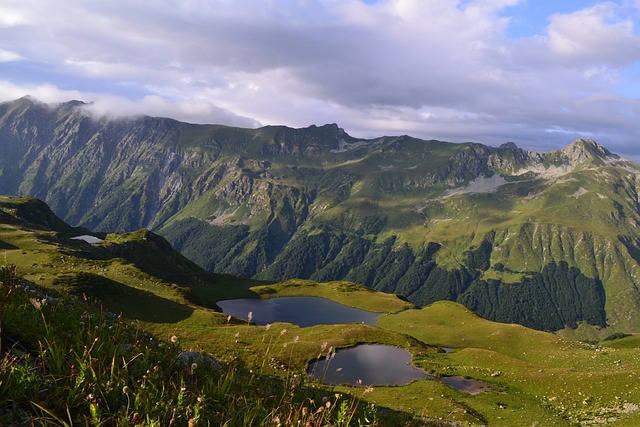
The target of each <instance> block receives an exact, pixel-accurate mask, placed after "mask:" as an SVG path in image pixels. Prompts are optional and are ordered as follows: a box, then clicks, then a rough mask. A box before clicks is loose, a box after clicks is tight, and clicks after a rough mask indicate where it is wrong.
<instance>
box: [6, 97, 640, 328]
mask: <svg viewBox="0 0 640 427" xmlns="http://www.w3.org/2000/svg"><path fill="white" fill-rule="evenodd" d="M82 107H83V104H82V103H79V102H77V101H74V102H70V103H64V104H58V105H46V104H42V103H39V102H38V101H36V100H33V99H30V98H23V99H20V100H17V101H13V102H7V103H3V104H0V147H1V148H2V150H3V154H2V156H0V193H5V194H19V195H27V194H29V195H35V196H37V197H38V198H41V199H43V200H45V201H46V202H47V203H48V204H49V205H50V206H51V208H52V209H53V211H54V212H56V213H57V214H59V215H60V216H61V217H62V218H64V219H65V220H66V221H68V222H69V223H73V224H79V225H81V226H83V227H85V228H88V229H91V230H97V231H100V230H116V231H131V230H136V229H139V228H143V227H145V228H148V229H151V230H153V231H155V232H158V233H159V234H161V235H163V236H164V237H165V238H167V240H168V241H169V242H171V244H172V245H173V246H174V247H175V248H177V249H178V250H180V252H181V253H182V254H184V255H185V256H187V257H188V258H190V259H192V260H193V261H195V262H196V263H197V264H199V265H200V266H202V267H204V268H206V269H207V270H209V271H212V272H217V273H228V274H234V275H238V276H243V277H252V278H256V279H263V280H273V281H279V280H286V279H291V278H303V279H313V280H319V281H329V280H343V279H344V280H352V281H355V282H358V283H362V284H365V285H367V286H369V287H371V288H373V289H376V290H382V291H385V292H392V293H397V294H402V295H404V296H406V297H407V298H408V299H409V300H410V301H411V302H413V303H415V304H417V305H426V304H429V303H430V302H433V301H436V300H440V299H449V300H454V301H458V302H461V303H463V304H465V305H466V306H467V307H469V308H471V309H472V310H474V311H476V312H477V313H479V314H480V315H482V316H484V317H486V318H488V319H492V320H498V321H504V322H517V323H521V324H523V325H526V326H529V327H534V328H537V329H543V330H559V329H563V328H565V327H567V328H569V329H566V330H565V332H566V333H568V334H578V335H579V336H582V337H591V338H593V337H597V336H600V337H602V336H604V335H607V334H609V333H612V332H627V331H640V292H639V291H638V280H640V275H639V274H640V271H638V268H639V266H638V261H639V260H640V240H639V236H638V232H637V226H638V224H639V223H640V212H639V209H638V207H639V206H640V204H639V201H638V194H637V193H638V192H637V188H638V187H637V178H638V173H639V172H640V169H639V168H638V166H636V165H635V164H633V163H631V162H629V161H626V160H624V159H621V158H619V157H618V156H616V155H615V154H612V153H611V152H609V151H608V150H606V148H604V147H602V146H600V145H598V144H597V143H595V142H594V141H590V140H578V141H575V142H573V143H571V144H569V145H568V146H566V147H565V148H564V149H562V150H558V151H554V152H550V153H542V154H541V153H534V152H527V151H524V150H522V149H520V148H518V147H517V146H516V145H515V144H513V143H508V144H504V145H502V146H500V147H487V146H484V145H481V144H475V143H467V144H451V143H446V142H441V141H425V140H420V139H416V138H411V137H409V136H399V137H381V138H377V139H372V140H363V139H356V138H352V137H350V136H349V135H347V134H346V133H345V132H344V131H343V130H342V129H340V128H339V127H337V126H336V125H325V126H321V127H317V126H311V127H309V128H305V129H290V128H286V127H277V126H270V127H265V128H260V129H240V128H231V127H225V126H215V125H191V124H186V123H180V122H177V121H174V120H170V119H163V118H151V117H137V118H122V119H108V118H104V117H102V118H96V117H93V116H91V115H90V114H89V113H87V112H86V110H84V109H83V108H82ZM575 328H577V330H575V331H574V330H573V329H575Z"/></svg>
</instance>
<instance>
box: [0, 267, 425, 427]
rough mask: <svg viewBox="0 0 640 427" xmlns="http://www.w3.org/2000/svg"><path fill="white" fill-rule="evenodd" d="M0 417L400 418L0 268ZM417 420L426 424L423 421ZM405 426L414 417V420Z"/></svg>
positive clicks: (359, 421)
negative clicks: (214, 354) (227, 357)
mask: <svg viewBox="0 0 640 427" xmlns="http://www.w3.org/2000/svg"><path fill="white" fill-rule="evenodd" d="M0 273H1V274H0V281H1V282H2V285H0V337H1V342H0V344H1V349H2V350H1V353H0V425H14V424H16V425H68V426H72V425H95V426H98V425H105V426H108V425H122V426H128V425H131V426H133V425H157V426H168V425H176V426H179V425H184V426H190V427H191V426H197V425H226V426H240V425H254V426H261V425H265V426H267V425H268V426H275V425H310V426H321V425H322V426H346V425H363V426H364V425H372V426H373V425H402V424H405V423H407V422H408V421H409V419H410V417H408V416H405V415H402V414H397V413H393V412H389V411H386V412H385V413H382V412H381V411H380V410H379V409H378V408H376V407H374V406H372V405H369V404H366V403H364V402H361V401H360V399H359V398H358V397H355V395H352V396H350V395H347V394H339V393H334V394H327V392H326V390H322V389H314V388H309V387H307V386H306V385H305V384H304V381H305V378H304V377H300V376H298V375H296V374H293V373H292V374H285V375H284V376H281V377H276V376H267V375H264V374H263V373H262V372H260V371H256V370H251V369H248V368H245V367H244V366H243V364H242V363H241V362H240V361H236V362H235V363H229V364H227V365H226V366H225V365H221V364H219V363H218V362H217V361H215V360H213V359H211V357H210V356H209V355H207V354H206V353H189V354H186V355H185V354H184V353H183V352H182V345H181V341H180V339H179V338H178V337H172V338H171V339H169V340H166V341H165V340H159V339H157V338H156V337H154V336H153V335H151V334H149V333H147V332H145V331H143V330H142V329H140V327H139V326H138V324H137V323H136V322H131V321H126V320H123V319H122V318H120V317H119V316H114V315H113V314H111V313H109V312H105V311H102V310H100V309H99V308H98V307H96V306H94V305H92V304H91V303H90V302H89V301H88V300H86V299H85V300H84V301H83V300H82V299H80V300H78V299H75V298H71V297H68V296H60V295H58V296H57V297H56V298H54V297H52V296H51V295H50V291H48V292H47V293H45V292H43V291H42V290H40V289H38V288H36V287H35V286H34V285H32V284H30V283H28V282H23V281H21V280H20V279H19V278H18V277H17V276H16V271H15V268H12V267H2V269H1V270H0ZM420 424H422V425H423V423H420ZM406 425H412V424H411V423H409V424H406Z"/></svg>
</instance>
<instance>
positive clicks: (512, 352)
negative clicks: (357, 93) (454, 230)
mask: <svg viewBox="0 0 640 427" xmlns="http://www.w3.org/2000/svg"><path fill="white" fill-rule="evenodd" d="M86 233H88V232H87V230H85V229H80V228H75V227H71V226H69V225H67V224H65V223H64V222H63V221H62V220H60V219H59V218H58V217H57V216H56V215H55V214H54V213H53V212H52V211H51V210H50V209H48V207H47V205H46V204H44V203H43V202H41V201H38V200H37V199H33V198H28V197H0V248H2V252H3V257H4V260H3V262H2V263H0V383H1V385H2V387H0V397H1V398H0V421H1V422H4V423H5V424H10V425H12V424H15V423H16V422H21V421H22V420H24V419H30V420H31V421H33V422H35V423H36V424H37V423H47V422H49V423H56V420H57V424H62V423H64V422H66V420H67V419H68V420H69V421H68V422H69V423H70V424H73V423H82V422H83V420H84V422H85V423H87V422H89V421H87V420H88V419H89V417H91V422H90V423H91V424H99V423H100V420H104V421H106V422H107V423H116V424H118V423H119V424H123V423H124V424H126V423H134V422H138V421H140V420H139V417H140V415H141V414H144V415H143V416H144V417H146V418H143V419H146V420H147V422H148V423H151V422H152V421H151V420H158V421H157V422H159V423H160V424H163V423H164V424H170V423H172V421H171V420H170V419H173V418H175V420H174V421H173V424H174V425H187V424H188V420H189V419H191V418H192V417H193V422H192V424H193V423H196V424H197V425H200V424H201V423H205V424H206V423H207V422H210V423H218V424H219V423H220V422H223V421H221V420H222V419H224V420H225V421H224V422H230V423H232V424H243V423H247V422H249V421H247V420H250V421H251V423H253V424H255V425H272V424H273V421H272V419H273V418H272V417H273V414H274V412H272V411H275V413H278V414H282V413H283V412H282V411H284V414H288V416H289V417H292V418H291V419H293V420H294V421H292V422H294V423H295V420H296V419H301V420H303V421H301V423H303V424H304V423H305V422H309V421H308V420H309V419H311V418H313V419H314V420H317V419H318V417H320V416H322V417H323V419H324V421H323V422H324V423H325V424H326V423H331V422H330V421H329V419H330V418H329V417H333V418H331V419H338V418H339V417H340V415H339V414H340V413H343V412H344V410H345V409H348V413H347V416H349V417H350V415H349V414H351V413H354V412H353V411H355V416H356V418H359V419H361V421H362V423H361V424H363V425H364V424H367V425H369V424H370V425H381V426H386V425H443V424H446V425H449V424H451V425H455V424H460V425H469V426H471V425H474V426H475V425H492V426H493V425H495V426H513V425H554V426H555V425H558V426H565V425H566V426H574V425H585V426H587V425H616V426H618V425H624V426H635V425H638V420H639V419H640V402H639V401H638V396H640V394H639V391H640V385H639V383H638V382H637V380H636V379H637V376H638V374H639V373H640V372H639V368H638V367H639V366H640V364H639V362H640V359H639V357H640V353H639V352H638V346H640V340H639V339H638V338H639V337H638V336H625V335H624V334H616V335H613V336H611V337H608V339H606V340H603V341H602V342H601V343H599V344H597V345H593V344H586V343H581V342H577V341H574V340H571V339H567V338H564V337H560V336H558V335H556V334H551V333H547V332H541V331H534V330H531V329H528V328H525V327H522V326H519V325H513V324H502V323H495V322H491V321H488V320H485V319H481V318H479V317H478V316H476V315H474V314H473V313H471V312H470V311H469V310H467V309H465V308H464V307H463V306H461V305H460V304H457V303H453V302H449V301H440V302H436V303H433V304H430V305H429V306H427V307H424V308H422V309H416V308H415V307H413V306H412V305H411V304H409V303H407V302H406V301H403V300H402V299H400V298H398V297H397V296H394V295H389V294H384V293H380V292H374V291H372V290H370V289H367V288H365V287H362V286H359V285H356V284H353V283H348V282H331V283H317V282H313V281H308V280H291V281H288V282H283V283H275V284H274V283H269V284H265V283H262V282H255V281H248V280H243V279H238V278H234V277H229V276H220V275H217V274H213V273H208V272H206V271H203V270H202V269H200V268H199V267H198V266H196V265H195V264H193V263H192V262H190V261H188V260H187V259H185V258H184V257H182V256H181V255H179V254H177V253H175V252H174V251H172V250H171V247H170V246H169V244H168V243H167V241H166V240H164V239H163V238H161V237H160V236H157V235H155V234H153V233H151V232H149V231H147V230H144V229H142V230H139V231H135V232H129V233H122V234H113V233H110V234H101V233H90V235H92V236H93V237H95V238H98V240H94V242H95V243H91V244H89V243H87V242H85V241H83V240H76V239H73V238H72V237H75V236H78V235H81V236H82V235H85V234H86ZM100 239H102V241H100ZM430 248H431V252H429V251H426V252H425V254H424V256H425V257H433V258H434V259H436V260H440V258H438V257H439V256H440V257H441V259H442V260H444V259H445V258H444V257H443V256H442V255H438V253H439V252H440V251H442V250H443V249H438V248H440V246H438V244H435V243H434V244H432V245H431V246H430ZM490 249H491V244H489V243H482V244H481V245H480V246H478V248H477V249H476V250H474V251H471V252H468V253H467V255H466V256H467V258H465V259H464V260H462V259H461V261H464V262H466V263H467V264H469V265H471V264H472V265H475V266H476V268H479V269H481V268H484V267H485V266H486V265H487V262H486V259H487V258H486V254H488V253H491V250H490ZM407 253H408V252H407ZM11 264H16V265H17V266H18V268H17V271H18V272H19V273H22V274H24V275H25V276H26V278H28V279H31V280H32V281H33V282H35V283H33V282H25V281H22V280H16V277H17V276H16V275H15V273H16V270H15V269H13V268H12V267H11ZM491 265H492V266H493V264H491ZM434 268H436V267H434ZM494 270H496V271H497V272H499V273H501V274H503V275H504V276H505V277H511V276H513V275H515V274H516V273H512V272H510V271H508V270H507V267H498V268H497V269H496V268H494ZM451 271H454V270H451ZM487 271H488V270H487ZM451 274H453V273H451ZM488 274H489V273H485V276H487V275H488ZM492 274H497V273H492ZM539 274H540V275H541V276H543V277H546V276H552V277H555V278H559V277H560V278H561V277H564V276H569V277H578V276H579V274H578V275H576V271H575V270H572V268H571V267H568V264H567V266H565V265H563V264H562V262H558V263H556V265H555V270H553V269H552V268H551V267H547V268H546V269H544V271H543V272H542V273H539ZM536 277H537V276H536V275H535V274H532V275H531V276H530V280H531V282H530V283H529V284H530V285H531V286H535V284H534V280H542V279H536ZM485 279H486V280H489V278H488V277H485ZM584 280H585V281H581V280H578V279H576V280H575V281H576V283H577V285H576V289H583V288H584V287H585V286H587V287H588V285H589V283H590V282H589V279H584ZM542 281H543V282H544V280H542ZM16 284H18V286H16ZM67 292H69V293H74V294H76V295H78V296H79V298H73V297H71V298H69V297H68V296H67V295H66V293H67ZM241 296H253V297H259V296H262V297H274V296H322V297H325V298H330V299H332V300H334V301H338V302H341V303H343V304H348V305H352V306H355V307H358V308H362V309H368V310H373V311H380V312H385V313H387V314H385V315H383V316H382V317H381V318H380V321H379V322H378V326H372V325H366V324H359V323H353V324H348V325H316V326H311V327H304V328H303V327H299V326H296V325H293V324H288V323H282V322H274V323H273V324H272V325H269V326H258V325H255V324H251V323H249V322H246V321H241V320H238V319H233V318H231V319H230V318H228V317H227V315H225V314H223V313H220V312H217V311H215V310H212V309H211V308H209V306H211V305H212V304H213V303H215V302H216V301H218V300H219V299H222V298H235V297H241ZM527 298H529V297H527ZM558 298H559V295H558V296H556V299H558ZM94 299H98V300H99V301H100V303H101V305H102V307H100V306H94V305H93V304H92V301H93V300H94ZM554 301H555V300H554ZM574 305H575V304H574ZM103 307H105V308H108V309H110V311H111V312H112V313H121V314H122V316H121V317H120V316H115V317H114V316H113V315H112V314H111V312H109V311H105V310H103ZM576 307H577V306H576ZM132 320H134V322H132ZM141 328H144V330H142V329H141ZM147 331H150V332H152V333H153V336H152V335H150V334H148V333H147ZM361 343H379V344H388V345H393V346H396V347H402V348H404V349H406V350H407V351H409V352H410V353H411V354H412V356H413V359H412V363H413V364H415V365H416V366H417V367H420V368H422V369H424V370H425V371H426V372H429V373H430V374H432V375H434V376H435V377H451V376H452V375H453V376H458V380H463V381H464V379H474V380H480V381H482V382H483V383H484V384H485V385H486V386H487V387H488V388H486V389H485V391H486V392H481V393H478V394H471V393H468V392H465V391H459V390H456V389H455V388H453V387H451V386H448V385H446V383H444V379H443V380H442V382H441V381H434V380H433V379H428V378H427V379H422V380H417V381H414V382H412V383H410V384H408V385H405V386H375V387H373V388H366V389H365V388H363V387H354V386H349V385H340V386H330V387H329V386H323V385H321V384H319V383H315V382H311V381H310V380H309V379H308V378H307V377H306V372H307V368H308V363H309V362H310V361H314V360H317V359H318V358H319V357H320V356H324V355H325V354H326V353H324V352H325V351H327V349H329V352H331V351H332V350H331V349H333V350H335V349H340V348H345V347H352V346H355V345H357V344H361ZM189 348H191V349H197V350H198V351H201V352H206V353H209V354H211V355H212V356H213V357H215V359H217V360H219V361H221V362H222V363H223V366H225V368H226V367H228V368H229V369H228V370H227V371H222V372H221V371H219V370H218V369H217V368H215V367H214V366H212V367H211V369H208V368H207V364H205V363H204V362H205V361H206V360H207V359H198V361H197V363H196V365H195V366H194V365H190V364H191V363H192V361H189V362H188V364H187V365H186V366H183V365H181V364H179V363H178V362H177V361H178V359H179V358H180V356H179V355H178V354H179V352H180V351H182V350H186V349H189ZM452 350H453V351H452ZM319 352H320V356H319ZM190 353H191V354H193V353H192V352H190ZM225 372H226V374H225ZM449 379H451V380H456V377H453V378H449ZM52 384H54V385H55V387H52ZM125 387H126V388H125ZM90 396H93V397H90ZM247 396H251V398H250V399H247ZM95 397H98V398H99V399H100V401H99V400H97V399H95ZM323 397H324V398H327V397H328V398H329V400H331V402H332V405H331V407H329V406H326V404H325V400H328V399H323ZM334 397H335V399H334ZM345 401H346V402H348V404H347V406H344V407H343V406H341V405H342V402H345ZM356 405H357V406H356ZM372 405H375V406H372ZM318 407H323V408H325V409H326V411H325V412H324V413H321V412H319V411H318V410H317V408H318ZM167 408H168V409H167ZM309 408H311V409H312V410H310V409H309ZM331 408H334V409H333V410H331ZM340 408H344V409H340ZM357 408H360V409H357ZM96 409H99V411H96ZM360 410H363V411H364V410H367V411H369V412H366V416H367V418H366V420H365V412H361V411H360ZM194 411H195V412H194ZM197 411H201V412H200V414H201V415H200V416H199V417H198V416H197V415H198V413H199V412H197ZM172 414H173V415H172ZM318 414H321V415H318ZM61 420H62V421H61ZM135 420H138V421H135ZM305 420H306V421H305ZM367 420H368V421H367ZM140 422H143V421H140ZM351 422H352V423H354V422H355V421H354V420H352V421H351ZM334 424H341V423H340V422H339V421H335V422H334ZM342 424H345V423H342Z"/></svg>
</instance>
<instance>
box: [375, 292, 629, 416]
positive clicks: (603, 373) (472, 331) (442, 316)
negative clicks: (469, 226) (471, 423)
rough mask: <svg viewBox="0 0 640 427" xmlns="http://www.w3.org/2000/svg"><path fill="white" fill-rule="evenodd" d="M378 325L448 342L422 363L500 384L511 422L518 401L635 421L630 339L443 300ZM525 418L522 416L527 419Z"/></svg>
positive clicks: (569, 413) (424, 339)
mask: <svg viewBox="0 0 640 427" xmlns="http://www.w3.org/2000/svg"><path fill="white" fill-rule="evenodd" d="M380 326H381V327H383V328H385V329H391V330H395V331H399V332H400V331H402V332H403V333H406V334H409V335H411V336H412V337H415V338H417V339H418V340H420V341H422V342H424V343H427V344H431V345H439V346H442V347H448V348H452V349H455V350H454V351H453V352H451V353H449V354H447V355H446V358H444V359H439V360H433V359H428V360H425V361H424V363H425V367H431V369H434V370H435V371H436V372H444V373H447V374H458V375H468V376H471V377H473V378H480V379H485V380H486V381H488V382H491V383H493V384H495V386H496V387H498V388H500V387H502V391H503V393H504V396H503V397H502V402H503V403H504V406H505V413H507V412H510V411H514V412H512V413H511V414H510V416H512V417H514V418H513V419H514V422H516V423H517V422H522V419H521V421H515V420H517V412H518V408H520V410H522V406H521V405H524V406H526V405H527V403H525V402H529V403H528V404H534V405H537V406H540V407H543V408H546V410H547V411H548V413H550V414H552V413H554V414H556V415H557V416H558V418H565V419H566V420H567V421H570V422H572V423H582V425H593V424H595V425H607V424H611V425H627V426H632V425H635V424H637V423H638V422H640V406H639V400H638V397H639V396H640V386H639V385H638V383H637V382H636V381H635V379H636V378H637V376H638V374H640V372H639V368H638V367H639V366H640V364H639V362H640V352H639V351H638V350H639V348H638V347H637V340H636V341H635V344H631V343H629V344H628V345H627V346H625V345H624V344H620V345H617V344H612V345H611V346H607V347H603V346H593V345H589V344H583V343H579V342H576V341H573V340H569V339H565V338H562V337H559V336H557V335H553V334H549V333H545V332H540V331H534V330H531V329H527V328H524V327H522V326H520V325H509V324H500V323H494V322H490V321H487V320H484V319H482V318H479V317H478V316H476V315H475V314H473V313H471V312H470V311H469V310H468V309H466V308H464V307H462V306H460V305H458V304H456V303H452V302H444V301H442V302H436V303H434V304H432V305H430V306H427V307H425V308H423V309H421V310H407V311H403V312H400V313H396V314H391V315H387V316H384V317H383V318H381V319H380ZM617 342H618V341H613V342H612V343H617ZM475 400H483V399H482V398H481V399H475ZM486 400H487V401H488V402H489V401H491V398H489V397H487V398H486ZM514 400H515V401H518V402H519V403H517V404H515V405H516V406H514V407H510V405H509V404H507V402H510V401H514ZM534 402H535V403H534ZM476 405H479V406H476V407H480V406H482V404H481V403H479V402H476ZM493 409H496V408H495V407H494V408H493ZM524 419H528V420H529V424H530V423H531V422H533V421H534V419H533V418H526V417H525V418H524ZM557 422H560V423H561V421H559V420H558V421H557ZM529 424H527V425H529Z"/></svg>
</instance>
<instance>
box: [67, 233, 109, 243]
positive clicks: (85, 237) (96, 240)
mask: <svg viewBox="0 0 640 427" xmlns="http://www.w3.org/2000/svg"><path fill="white" fill-rule="evenodd" d="M71 239H72V240H82V241H85V242H87V243H90V244H93V243H100V242H104V240H102V239H100V238H98V237H96V236H90V235H88V234H83V235H82V236H76V237H72V238H71Z"/></svg>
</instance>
